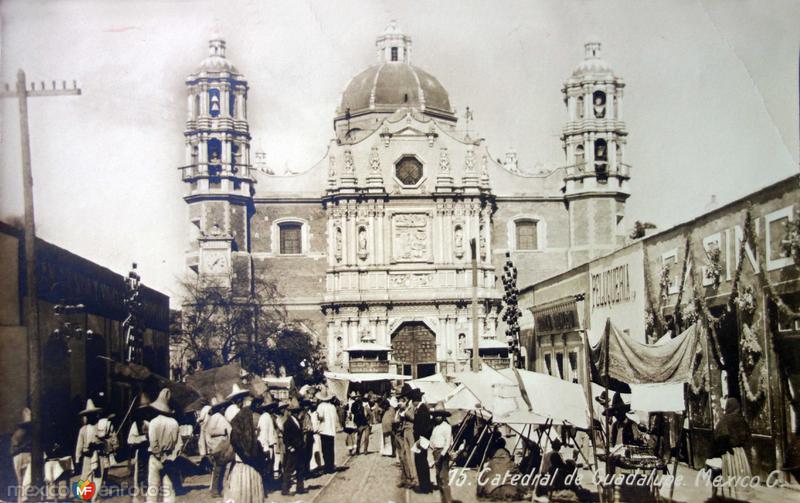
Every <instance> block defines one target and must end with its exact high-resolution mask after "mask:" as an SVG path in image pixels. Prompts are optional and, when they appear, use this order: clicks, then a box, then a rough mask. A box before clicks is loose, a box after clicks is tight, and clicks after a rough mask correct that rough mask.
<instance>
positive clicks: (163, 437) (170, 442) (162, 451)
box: [147, 388, 183, 503]
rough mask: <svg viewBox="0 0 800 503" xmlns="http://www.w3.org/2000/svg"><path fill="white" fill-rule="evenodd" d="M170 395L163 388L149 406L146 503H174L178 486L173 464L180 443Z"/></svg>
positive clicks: (170, 393)
mask: <svg viewBox="0 0 800 503" xmlns="http://www.w3.org/2000/svg"><path fill="white" fill-rule="evenodd" d="M171 398H172V392H171V391H170V390H169V388H163V389H162V390H161V392H159V394H158V398H156V400H155V401H154V402H152V403H151V404H150V408H151V409H152V410H153V415H154V416H155V417H153V419H152V420H150V424H149V425H148V426H147V439H148V441H149V442H150V447H149V450H150V460H149V461H148V473H147V485H148V487H147V501H148V502H156V501H158V499H159V496H161V497H162V498H163V501H164V502H165V503H173V502H174V501H175V486H176V483H177V482H178V481H177V480H176V479H177V473H176V472H175V471H174V470H173V468H174V467H173V464H174V463H175V460H176V459H177V458H178V456H179V455H180V452H181V449H182V448H183V442H182V440H181V436H180V427H179V426H178V421H177V420H176V419H175V418H174V417H173V416H174V411H173V409H172V407H171V406H170V403H169V402H170V400H171Z"/></svg>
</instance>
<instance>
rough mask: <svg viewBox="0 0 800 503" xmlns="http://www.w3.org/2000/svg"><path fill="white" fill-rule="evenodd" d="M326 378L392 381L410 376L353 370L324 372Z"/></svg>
mask: <svg viewBox="0 0 800 503" xmlns="http://www.w3.org/2000/svg"><path fill="white" fill-rule="evenodd" d="M325 377H327V378H328V379H340V380H343V381H350V382H371V381H394V380H405V379H411V376H406V375H402V374H392V373H390V372H375V373H369V372H364V373H353V372H325Z"/></svg>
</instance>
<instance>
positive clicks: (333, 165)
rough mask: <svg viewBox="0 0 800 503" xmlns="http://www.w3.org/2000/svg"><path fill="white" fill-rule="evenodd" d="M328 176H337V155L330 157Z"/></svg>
mask: <svg viewBox="0 0 800 503" xmlns="http://www.w3.org/2000/svg"><path fill="white" fill-rule="evenodd" d="M328 178H336V157H334V156H333V155H332V156H330V157H329V158H328Z"/></svg>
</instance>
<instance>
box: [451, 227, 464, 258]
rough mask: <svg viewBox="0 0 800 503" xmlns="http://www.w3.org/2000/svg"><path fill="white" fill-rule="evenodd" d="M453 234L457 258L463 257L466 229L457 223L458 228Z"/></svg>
mask: <svg viewBox="0 0 800 503" xmlns="http://www.w3.org/2000/svg"><path fill="white" fill-rule="evenodd" d="M453 234H454V235H453V244H454V246H455V252H456V258H461V257H463V256H464V229H463V228H462V227H461V226H460V225H456V230H455V232H454V233H453Z"/></svg>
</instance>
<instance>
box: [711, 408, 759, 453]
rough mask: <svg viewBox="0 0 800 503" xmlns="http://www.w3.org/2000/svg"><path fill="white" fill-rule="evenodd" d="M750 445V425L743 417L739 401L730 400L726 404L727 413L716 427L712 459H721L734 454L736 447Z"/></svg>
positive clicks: (712, 445)
mask: <svg viewBox="0 0 800 503" xmlns="http://www.w3.org/2000/svg"><path fill="white" fill-rule="evenodd" d="M749 444H750V425H749V424H747V420H746V419H745V418H744V416H743V415H742V411H741V408H740V407H739V401H738V400H737V399H735V398H728V400H727V401H726V402H725V413H724V414H723V415H722V417H721V418H720V420H719V422H717V425H716V426H715V427H714V439H713V442H712V444H711V452H710V453H709V454H710V457H715V458H717V457H720V456H722V455H723V454H725V453H731V452H733V449H734V448H735V447H747V446H748V445H749Z"/></svg>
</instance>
